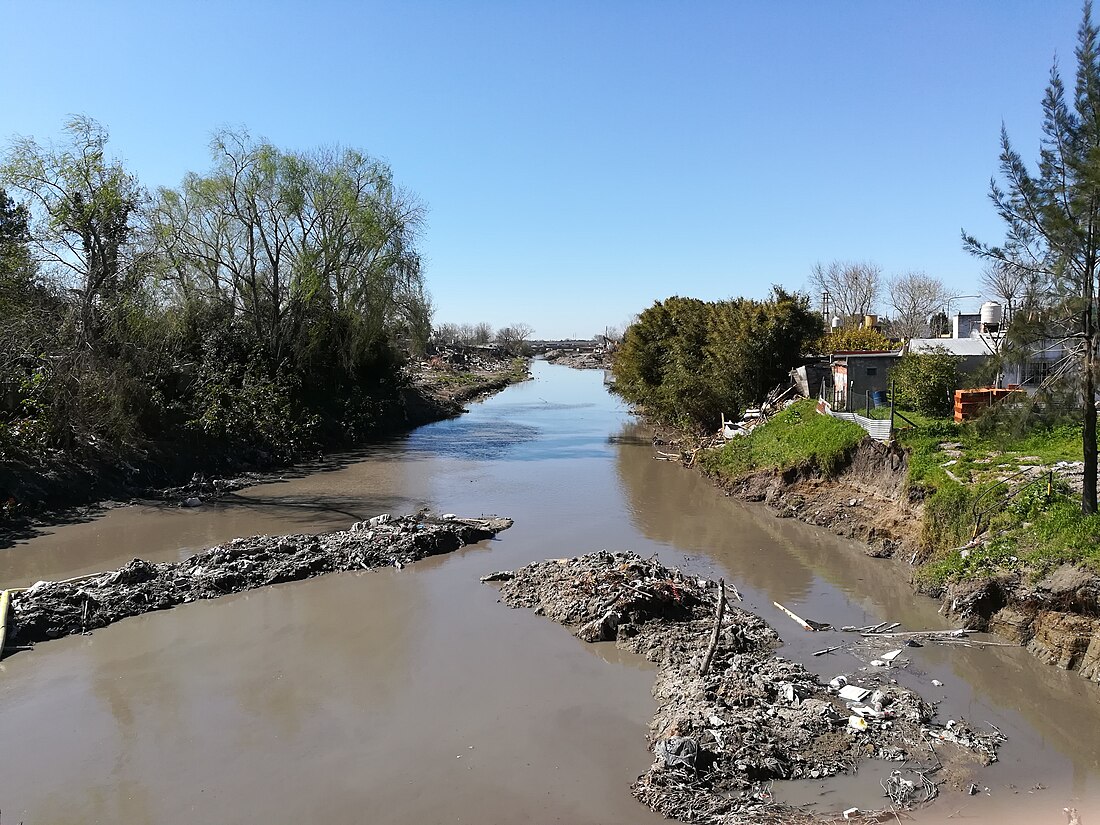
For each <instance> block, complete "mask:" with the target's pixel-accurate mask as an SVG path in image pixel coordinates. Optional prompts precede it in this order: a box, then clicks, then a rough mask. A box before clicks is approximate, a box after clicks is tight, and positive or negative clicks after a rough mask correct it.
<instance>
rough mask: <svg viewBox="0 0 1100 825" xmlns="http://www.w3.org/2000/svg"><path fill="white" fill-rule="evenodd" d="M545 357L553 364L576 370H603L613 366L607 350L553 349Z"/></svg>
mask: <svg viewBox="0 0 1100 825" xmlns="http://www.w3.org/2000/svg"><path fill="white" fill-rule="evenodd" d="M543 357H544V358H545V359H546V360H547V361H549V362H550V363H551V364H561V365H563V366H566V367H572V368H573V369H575V370H602V369H606V368H607V367H608V366H609V365H610V364H611V358H610V354H609V353H608V352H607V351H606V350H585V351H575V350H567V349H552V350H547V352H546V355H544V356H543Z"/></svg>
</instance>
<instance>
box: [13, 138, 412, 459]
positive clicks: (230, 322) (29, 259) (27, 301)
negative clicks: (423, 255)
mask: <svg viewBox="0 0 1100 825" xmlns="http://www.w3.org/2000/svg"><path fill="white" fill-rule="evenodd" d="M106 144H107V133H106V131H105V130H104V129H103V128H102V127H101V126H100V125H99V124H97V123H95V122H94V121H92V120H89V119H86V118H76V119H74V120H72V121H71V122H70V123H69V124H67V126H66V128H65V132H64V138H63V140H62V141H61V142H60V143H59V144H56V145H54V144H48V145H43V144H40V143H38V142H36V141H35V140H33V139H30V138H19V139H15V140H14V141H13V143H12V144H11V148H10V151H9V152H8V153H7V155H6V157H4V158H3V164H2V165H0V187H2V188H0V459H19V460H29V459H36V458H37V459H41V458H42V457H43V456H47V457H48V456H56V455H59V454H68V455H75V456H89V455H97V454H107V455H115V456H122V455H126V454H128V453H133V452H135V451H136V452H141V451H143V450H144V449H145V448H147V447H148V446H150V445H153V444H157V443H164V442H168V443H170V444H172V445H177V446H181V447H184V448H188V449H193V450H204V449H217V450H220V451H222V452H223V453H233V454H236V455H238V456H241V457H245V456H251V455H258V456H263V455H267V456H270V457H272V458H275V459H285V458H288V457H291V456H293V455H295V454H297V453H299V452H300V451H301V450H302V449H303V448H305V447H310V446H317V445H323V444H331V443H334V442H338V441H347V440H350V439H353V438H355V437H356V435H357V434H358V433H361V432H365V431H367V430H368V429H370V428H371V427H372V426H373V425H374V423H375V422H376V420H377V418H378V416H379V413H380V410H381V409H382V408H383V407H384V406H385V405H386V404H387V403H388V402H389V401H390V400H391V399H392V398H393V397H395V395H396V393H397V391H398V384H399V369H398V367H399V363H400V358H401V356H400V352H401V351H402V350H417V349H419V348H422V347H423V346H424V345H425V344H426V342H427V341H428V338H429V336H430V332H431V307H430V303H429V300H428V297H427V295H426V293H425V290H424V284H423V277H422V272H421V265H420V256H419V254H418V253H417V249H416V240H417V234H418V231H419V230H420V228H421V223H422V219H423V214H424V209H423V207H422V205H421V203H420V202H419V201H418V200H417V198H416V197H415V196H413V195H411V194H410V193H408V192H405V191H403V190H402V189H401V188H400V187H398V186H397V185H396V184H395V183H394V180H393V174H392V172H391V170H390V169H389V167H388V166H387V165H386V164H384V163H382V162H381V161H378V160H376V159H373V158H371V157H369V156H367V155H365V154H362V153H360V152H357V151H354V150H318V151H312V152H305V153H298V152H288V151H284V150H281V149H278V148H276V147H275V146H272V145H271V144H269V143H267V142H265V141H262V140H256V139H253V138H251V137H249V136H248V135H247V134H246V133H243V132H233V131H222V132H218V133H217V134H215V136H214V138H213V140H212V142H211V157H212V166H211V168H210V169H209V170H208V171H207V172H205V173H202V174H198V173H191V174H188V175H187V176H186V177H185V178H184V180H183V182H182V183H181V184H180V186H179V187H178V188H162V189H158V190H157V191H155V192H148V191H145V190H144V189H143V188H142V187H141V186H140V184H139V182H138V181H137V179H136V178H135V177H134V175H132V174H131V173H130V172H129V171H127V170H126V169H125V168H124V167H123V165H122V164H121V163H119V162H118V161H115V160H112V159H111V158H110V157H109V156H108V155H107V153H106Z"/></svg>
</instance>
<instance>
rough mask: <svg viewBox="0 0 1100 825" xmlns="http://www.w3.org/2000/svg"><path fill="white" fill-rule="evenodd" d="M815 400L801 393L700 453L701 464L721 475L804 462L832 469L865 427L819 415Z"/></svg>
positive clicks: (733, 475) (823, 469)
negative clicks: (743, 431)
mask: <svg viewBox="0 0 1100 825" xmlns="http://www.w3.org/2000/svg"><path fill="white" fill-rule="evenodd" d="M816 403H817V402H815V401H814V400H812V399H804V400H802V401H798V402H796V403H795V404H792V405H791V406H790V407H788V408H787V409H785V410H783V412H781V413H779V414H778V415H776V416H775V417H774V418H772V419H771V420H770V421H768V422H767V423H766V424H764V425H762V426H758V427H756V428H755V429H754V430H753V431H752V432H750V433H749V434H748V435H744V436H738V437H737V438H734V439H732V440H731V441H729V442H727V443H726V444H725V445H724V446H722V447H718V448H717V449H714V450H709V451H707V452H706V453H703V454H702V455H701V457H700V464H701V465H702V466H703V468H704V469H705V470H707V471H709V472H712V473H715V474H717V475H719V476H723V477H725V478H738V477H741V476H744V475H746V474H748V473H751V472H752V471H753V470H760V469H770V468H777V469H786V468H788V467H795V466H803V465H805V466H809V467H812V468H814V469H816V470H820V471H821V472H823V473H825V474H826V475H834V474H835V473H836V472H837V471H838V470H839V469H840V468H841V467H842V466H843V464H844V461H845V459H846V457H847V454H848V451H849V450H851V449H852V448H853V447H855V445H856V444H858V443H859V442H860V441H862V440H863V438H864V437H865V436H866V433H865V432H864V431H863V429H862V428H861V427H859V426H858V425H856V424H852V423H851V422H848V421H838V420H837V419H835V418H830V417H829V416H827V415H821V414H820V413H818V412H817V409H816Z"/></svg>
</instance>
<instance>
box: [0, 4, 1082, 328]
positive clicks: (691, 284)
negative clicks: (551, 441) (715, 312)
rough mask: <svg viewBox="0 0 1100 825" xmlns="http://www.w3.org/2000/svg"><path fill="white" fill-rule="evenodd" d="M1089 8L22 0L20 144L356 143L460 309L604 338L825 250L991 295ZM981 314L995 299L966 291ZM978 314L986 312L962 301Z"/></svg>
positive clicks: (2, 83) (171, 164)
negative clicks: (1016, 156) (227, 131)
mask: <svg viewBox="0 0 1100 825" xmlns="http://www.w3.org/2000/svg"><path fill="white" fill-rule="evenodd" d="M1080 15H1081V7H1080V4H1079V3H1077V2H1060V1H1057V2H1056V1H1053V0H1049V1H1048V2H1043V3H1039V2H1013V0H999V1H998V2H959V0H955V1H954V2H927V1H925V2H919V3H917V2H908V3H903V2H882V1H881V0H875V1H874V2H829V3H821V2H788V3H778V2H776V3H773V2H754V3H747V2H715V3H706V2H693V3H688V2H663V3H657V2H641V1H640V0H639V1H638V2H611V1H610V0H609V1H608V2H597V3H593V2H570V1H569V0H555V2H549V0H547V2H537V3H536V2H524V0H512V1H511V2H503V1H502V2H467V1H466V0H451V1H450V2H415V1H414V2H392V3H370V2H361V3H352V2H347V3H337V2H311V3H308V4H307V3H287V2H279V0H268V1H267V2H264V3H259V2H219V3H214V2H209V3H205V2H190V3H176V2H167V0H165V2H156V3H150V2H148V1H147V0H146V2H141V3H137V2H134V3H123V2H111V1H110V0H97V2H71V3H62V2H50V0H36V2H26V0H21V1H20V2H12V0H0V138H2V139H3V140H5V141H6V140H7V139H8V138H9V137H10V136H12V135H15V134H19V135H33V136H34V137H35V138H37V139H39V140H43V141H45V140H50V139H52V138H54V137H56V136H58V135H59V133H60V130H61V126H62V123H63V122H64V120H65V118H66V116H67V115H68V114H70V113H82V114H87V115H89V116H91V117H94V118H96V119H97V120H99V121H100V122H101V123H103V124H104V125H105V126H107V127H108V129H109V130H110V132H111V147H112V149H113V151H114V152H115V154H116V155H117V156H119V157H120V158H122V159H123V160H124V161H125V162H126V163H127V165H128V166H129V168H130V169H131V170H132V171H133V172H135V173H136V174H137V175H138V176H139V178H140V179H141V181H142V183H143V184H144V185H146V186H148V187H150V188H152V187H156V186H161V185H176V184H178V183H179V181H180V179H181V178H182V176H183V174H184V173H185V172H187V171H190V170H194V171H202V170H205V169H206V168H207V167H208V165H209V160H208V153H207V144H208V141H209V137H210V133H211V131H212V130H213V129H215V128H217V127H219V126H224V125H229V126H236V125H244V126H247V127H248V129H249V130H250V131H251V132H252V134H254V135H257V136H263V137H266V138H268V139H269V140H271V141H273V142H274V143H276V144H278V145H279V146H282V147H284V148H287V149H308V148H313V147H316V146H321V145H332V144H340V145H344V146H354V147H357V148H360V149H364V150H366V151H367V152H369V153H371V154H373V155H375V156H377V157H381V158H384V159H386V160H387V161H388V162H389V163H390V165H391V166H392V167H393V170H394V173H395V177H396V179H397V180H398V182H399V183H401V184H402V185H403V186H405V187H407V188H408V189H411V190H413V191H414V192H416V193H417V194H418V195H419V196H420V197H421V198H422V199H423V200H424V201H425V202H426V204H427V205H428V208H429V214H428V222H427V226H426V229H425V232H424V236H423V238H422V242H421V247H422V250H423V252H424V257H425V259H426V262H427V281H428V286H429V289H430V291H431V292H432V295H433V297H434V301H435V304H436V307H437V312H436V320H437V321H441V322H442V321H454V322H466V321H469V322H476V321H488V322H490V323H491V324H493V325H494V326H496V327H499V326H503V325H504V324H507V323H511V322H514V321H522V322H526V323H529V324H531V325H532V326H534V327H535V330H536V335H538V336H541V337H559V336H573V335H576V336H580V337H587V336H589V335H591V334H593V333H595V332H597V331H600V330H602V329H603V328H604V326H605V325H622V324H623V323H624V322H625V321H627V320H628V319H629V318H630V316H631V315H633V314H635V313H637V312H639V311H641V310H642V309H644V308H645V307H647V306H649V305H650V304H652V302H653V301H654V300H657V299H662V298H665V297H668V296H669V295H674V294H680V295H690V296H694V297H699V298H704V299H717V298H724V297H729V296H732V295H746V296H750V297H763V296H764V295H766V293H767V292H768V290H769V287H770V285H771V284H772V283H779V284H782V285H784V286H786V287H788V288H796V289H802V288H804V287H805V286H806V281H807V276H808V274H809V271H810V268H811V267H812V266H813V264H814V263H815V262H817V261H822V262H828V261H831V260H833V259H842V260H871V261H874V262H876V263H878V264H879V265H881V266H882V267H883V268H884V270H885V271H886V272H887V274H890V273H896V272H902V271H906V270H923V271H925V272H927V273H929V274H931V275H935V276H937V277H939V278H941V279H942V280H944V281H945V282H946V283H947V284H948V285H949V286H950V287H951V288H952V289H953V290H954V291H955V292H956V293H959V294H961V293H971V292H974V291H976V284H977V278H978V275H979V273H980V271H981V263H980V262H979V261H976V260H974V259H972V258H970V257H969V256H967V255H966V254H965V253H964V252H963V251H962V248H961V244H960V241H959V232H960V229H961V228H966V229H967V230H968V231H970V232H972V233H974V234H976V235H978V236H979V237H980V238H982V239H985V240H989V241H997V240H999V239H1000V238H1001V237H1002V234H1003V231H1002V227H1001V226H1000V224H999V223H998V221H997V219H996V217H995V215H994V214H993V211H992V207H991V206H990V204H989V201H988V197H987V193H988V186H989V178H990V176H991V175H992V174H994V173H995V172H996V167H997V152H998V135H999V131H1000V128H1001V123H1002V121H1003V122H1004V123H1005V125H1006V126H1007V127H1008V129H1009V133H1010V134H1011V136H1012V137H1013V139H1014V141H1015V142H1016V144H1017V145H1018V147H1019V148H1020V149H1021V150H1022V151H1023V153H1024V155H1025V157H1026V158H1029V159H1032V158H1035V157H1036V156H1037V149H1038V140H1039V124H1040V111H1039V101H1040V99H1041V95H1042V91H1043V87H1044V86H1045V84H1046V81H1047V78H1048V74H1049V70H1050V66H1051V63H1052V60H1053V59H1054V57H1055V55H1056V54H1057V56H1058V57H1059V60H1060V63H1061V65H1062V66H1063V68H1064V69H1065V70H1068V71H1069V72H1072V70H1073V42H1074V34H1075V32H1076V28H1077V25H1078V22H1079V20H1080ZM964 304H974V305H976V304H977V302H976V301H971V302H964ZM964 308H965V306H964Z"/></svg>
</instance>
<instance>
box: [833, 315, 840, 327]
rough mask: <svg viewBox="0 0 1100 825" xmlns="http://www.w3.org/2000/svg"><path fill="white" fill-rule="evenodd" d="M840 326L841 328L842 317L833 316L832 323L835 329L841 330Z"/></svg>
mask: <svg viewBox="0 0 1100 825" xmlns="http://www.w3.org/2000/svg"><path fill="white" fill-rule="evenodd" d="M840 326H841V320H840V316H839V315H834V316H833V321H832V327H833V329H840Z"/></svg>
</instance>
